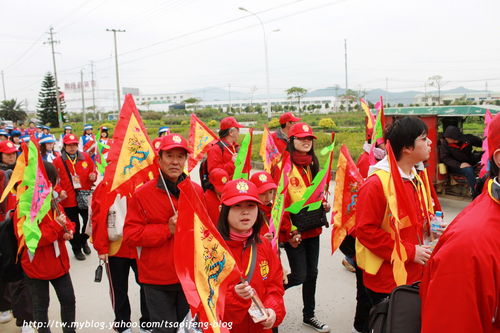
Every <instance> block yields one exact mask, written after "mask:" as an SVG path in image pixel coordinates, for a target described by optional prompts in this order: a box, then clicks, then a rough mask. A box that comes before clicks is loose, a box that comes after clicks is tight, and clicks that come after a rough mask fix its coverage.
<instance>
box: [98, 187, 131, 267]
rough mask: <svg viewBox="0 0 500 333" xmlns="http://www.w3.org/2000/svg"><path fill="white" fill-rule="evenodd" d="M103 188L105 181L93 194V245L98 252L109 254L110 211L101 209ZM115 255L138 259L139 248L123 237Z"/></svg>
mask: <svg viewBox="0 0 500 333" xmlns="http://www.w3.org/2000/svg"><path fill="white" fill-rule="evenodd" d="M103 190H104V183H103V182H101V183H99V185H97V187H96V188H95V190H94V193H93V194H92V245H93V246H94V248H95V249H96V251H97V253H98V254H109V247H110V243H111V241H110V240H109V238H108V226H107V220H108V219H107V215H108V212H103V211H101V199H102V197H103V196H104V195H105V194H106V193H104V192H103ZM100 214H106V217H101V216H100ZM113 257H120V258H130V259H136V258H137V250H136V249H135V248H134V247H132V246H130V245H128V244H127V243H126V242H125V241H124V240H123V239H122V240H121V243H120V249H119V250H118V252H117V253H115V254H114V255H113Z"/></svg>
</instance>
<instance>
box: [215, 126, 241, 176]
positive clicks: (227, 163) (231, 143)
mask: <svg viewBox="0 0 500 333" xmlns="http://www.w3.org/2000/svg"><path fill="white" fill-rule="evenodd" d="M242 127H243V125H241V124H239V123H238V122H237V121H236V119H235V118H234V117H226V118H224V119H222V120H221V121H220V129H219V138H220V140H219V141H218V142H217V143H215V144H214V145H213V146H212V147H211V148H210V149H209V150H208V152H207V169H208V173H209V174H210V173H211V172H212V170H213V169H215V168H221V169H224V170H226V172H227V174H228V175H229V178H230V179H232V178H233V174H234V161H236V156H238V149H239V146H238V138H239V136H240V128H242Z"/></svg>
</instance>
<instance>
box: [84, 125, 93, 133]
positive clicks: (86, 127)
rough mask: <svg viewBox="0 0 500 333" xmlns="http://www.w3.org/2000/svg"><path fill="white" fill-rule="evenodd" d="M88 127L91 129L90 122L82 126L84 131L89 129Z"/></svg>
mask: <svg viewBox="0 0 500 333" xmlns="http://www.w3.org/2000/svg"><path fill="white" fill-rule="evenodd" d="M89 129H93V127H92V125H91V124H85V126H83V130H84V131H86V130H89Z"/></svg>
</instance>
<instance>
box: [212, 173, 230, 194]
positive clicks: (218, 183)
mask: <svg viewBox="0 0 500 333" xmlns="http://www.w3.org/2000/svg"><path fill="white" fill-rule="evenodd" d="M208 180H209V181H210V183H211V184H212V185H213V186H214V187H215V190H216V191H217V192H219V193H222V191H223V190H224V186H225V185H226V183H227V182H228V181H229V174H228V173H227V171H226V170H224V169H221V168H215V169H212V171H210V174H209V175H208Z"/></svg>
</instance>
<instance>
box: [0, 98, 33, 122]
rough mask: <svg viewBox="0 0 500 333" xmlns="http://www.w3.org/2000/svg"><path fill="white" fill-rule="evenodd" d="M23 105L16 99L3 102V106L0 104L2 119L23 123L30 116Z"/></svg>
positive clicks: (0, 116)
mask: <svg viewBox="0 0 500 333" xmlns="http://www.w3.org/2000/svg"><path fill="white" fill-rule="evenodd" d="M22 105H23V103H22V102H19V103H18V102H17V100H15V99H8V100H4V101H2V104H0V118H2V119H4V120H12V121H13V122H19V121H21V122H23V121H24V120H25V119H26V117H27V116H28V115H27V114H26V111H24V110H23V106H22Z"/></svg>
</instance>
